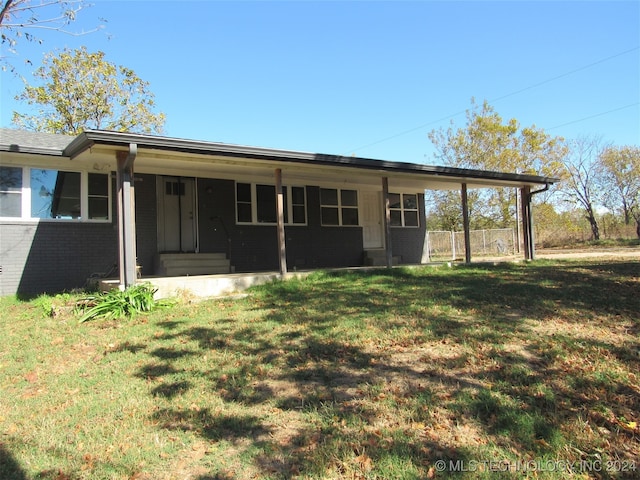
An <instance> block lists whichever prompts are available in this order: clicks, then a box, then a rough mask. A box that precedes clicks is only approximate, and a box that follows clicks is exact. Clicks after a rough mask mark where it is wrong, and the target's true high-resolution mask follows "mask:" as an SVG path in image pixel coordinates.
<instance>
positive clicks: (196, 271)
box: [164, 263, 230, 277]
mask: <svg viewBox="0 0 640 480" xmlns="http://www.w3.org/2000/svg"><path fill="white" fill-rule="evenodd" d="M229 270H230V268H229V264H228V263H227V265H221V266H212V265H199V266H195V265H183V266H167V267H164V275H166V276H167V277H183V276H187V275H216V274H220V273H229Z"/></svg>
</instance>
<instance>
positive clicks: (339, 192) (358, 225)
mask: <svg viewBox="0 0 640 480" xmlns="http://www.w3.org/2000/svg"><path fill="white" fill-rule="evenodd" d="M322 190H336V192H337V196H338V205H337V206H336V205H325V204H324V203H322ZM343 190H351V191H354V192H356V203H357V205H356V206H355V207H354V206H353V205H345V206H344V207H343V205H342V191H343ZM319 194H320V225H321V226H322V227H348V228H359V227H362V224H361V223H360V218H361V215H360V191H358V190H356V189H355V188H338V187H320V192H319ZM322 207H325V208H337V209H338V225H332V224H326V223H322ZM342 208H352V209H355V210H357V211H358V224H357V225H344V222H343V221H342Z"/></svg>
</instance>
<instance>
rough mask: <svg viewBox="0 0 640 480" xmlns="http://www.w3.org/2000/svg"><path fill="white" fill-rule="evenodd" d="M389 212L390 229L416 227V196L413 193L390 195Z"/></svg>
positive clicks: (417, 212) (417, 213)
mask: <svg viewBox="0 0 640 480" xmlns="http://www.w3.org/2000/svg"><path fill="white" fill-rule="evenodd" d="M389 210H390V214H391V226H392V227H417V226H418V225H419V223H418V215H419V210H418V196H417V195H416V194H415V193H390V194H389Z"/></svg>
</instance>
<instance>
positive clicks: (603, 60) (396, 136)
mask: <svg viewBox="0 0 640 480" xmlns="http://www.w3.org/2000/svg"><path fill="white" fill-rule="evenodd" d="M639 49H640V46H637V47H633V48H630V49H628V50H625V51H623V52H619V53H616V54H613V55H610V56H608V57H605V58H602V59H600V60H596V61H595V62H592V63H589V64H587V65H583V66H581V67H578V68H576V69H573V70H570V71H568V72H565V73H562V74H560V75H556V76H555V77H551V78H548V79H546V80H543V81H541V82H538V83H535V84H533V85H529V86H528V87H525V88H521V89H519V90H515V91H513V92H511V93H507V94H506V95H502V96H501V97H497V98H494V99H492V100H489V101H488V102H489V103H494V102H498V101H500V100H504V99H505V98H508V97H511V96H513V95H518V94H520V93H522V92H526V91H527V90H531V89H533V88H537V87H539V86H541V85H545V84H547V83H550V82H553V81H555V80H558V79H560V78H564V77H567V76H569V75H573V74H574V73H577V72H581V71H582V70H586V69H588V68H591V67H593V66H595V65H599V64H601V63H604V62H607V61H609V60H612V59H614V58H617V57H620V56H622V55H626V54H628V53H631V52H635V51H636V50H639ZM633 105H637V103H635V104H632V105H627V106H625V107H621V108H616V109H613V110H609V111H608V112H603V113H599V114H596V115H594V116H592V117H587V118H582V119H580V120H575V121H572V122H569V123H565V124H564V125H558V126H556V127H553V128H560V127H563V126H565V125H570V124H572V123H577V122H581V121H583V120H588V119H589V118H594V117H599V116H601V115H606V114H607V113H612V112H615V111H618V110H622V109H624V108H629V107H631V106H633ZM466 111H467V110H466V109H465V110H460V111H458V112H456V113H452V114H451V115H447V116H446V117H442V118H439V119H438V120H433V121H430V122H427V123H424V124H422V125H419V126H417V127H414V128H410V129H408V130H404V131H402V132H399V133H396V134H394V135H390V136H388V137H384V138H382V139H380V140H376V141H375V142H371V143H368V144H366V145H362V146H360V147H358V148H354V149H351V150H349V152H356V151H358V150H362V149H364V148H368V147H372V146H374V145H378V144H380V143H384V142H387V141H389V140H393V139H394V138H398V137H402V136H404V135H407V134H409V133H412V132H415V131H417V130H422V129H423V128H425V127H428V126H430V125H434V124H438V123H440V122H443V121H444V120H449V119H451V118H454V117H457V116H458V115H461V114H463V113H465V112H466ZM553 128H550V129H548V130H553ZM348 154H349V153H344V155H348Z"/></svg>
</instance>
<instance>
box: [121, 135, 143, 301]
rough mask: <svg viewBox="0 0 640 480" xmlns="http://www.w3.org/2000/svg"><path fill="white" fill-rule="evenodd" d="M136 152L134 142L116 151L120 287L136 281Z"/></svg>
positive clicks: (123, 287)
mask: <svg viewBox="0 0 640 480" xmlns="http://www.w3.org/2000/svg"><path fill="white" fill-rule="evenodd" d="M137 153H138V146H137V144H135V143H131V144H130V145H129V151H128V152H117V153H116V159H117V163H118V169H117V171H116V183H117V188H118V199H117V200H118V202H117V203H118V247H119V248H118V250H119V252H118V253H119V255H118V270H119V271H120V289H121V290H124V289H125V288H127V287H129V286H131V285H134V284H135V283H136V237H135V231H136V215H135V205H134V198H133V195H134V187H133V163H134V161H135V159H136V155H137Z"/></svg>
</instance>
